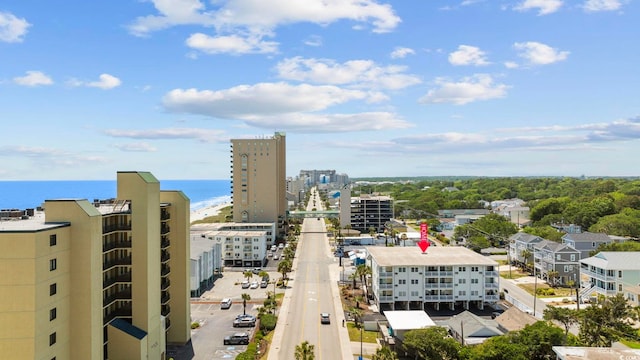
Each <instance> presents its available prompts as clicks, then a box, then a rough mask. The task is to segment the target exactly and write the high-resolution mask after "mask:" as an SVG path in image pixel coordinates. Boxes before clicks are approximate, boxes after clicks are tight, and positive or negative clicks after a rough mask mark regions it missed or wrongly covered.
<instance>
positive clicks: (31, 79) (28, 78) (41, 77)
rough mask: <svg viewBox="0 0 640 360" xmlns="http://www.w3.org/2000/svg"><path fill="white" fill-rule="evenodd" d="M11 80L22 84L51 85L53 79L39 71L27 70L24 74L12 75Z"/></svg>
mask: <svg viewBox="0 0 640 360" xmlns="http://www.w3.org/2000/svg"><path fill="white" fill-rule="evenodd" d="M13 82H15V83H16V84H18V85H23V86H40V85H52V84H53V79H51V77H50V76H48V75H46V74H45V73H43V72H41V71H27V74H26V75H25V76H19V77H14V78H13Z"/></svg>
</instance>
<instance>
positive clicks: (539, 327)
mask: <svg viewBox="0 0 640 360" xmlns="http://www.w3.org/2000/svg"><path fill="white" fill-rule="evenodd" d="M513 336H514V341H515V342H517V343H520V344H522V345H525V346H526V347H527V358H528V359H531V360H545V359H550V358H553V357H554V356H555V353H554V352H553V349H552V347H553V346H558V345H562V344H564V340H565V337H564V333H563V331H562V329H560V328H559V327H557V326H554V325H552V324H550V323H548V322H546V321H538V322H535V323H533V324H531V325H526V326H525V327H524V328H523V329H522V330H520V331H518V332H516V333H515V334H514V335H513Z"/></svg>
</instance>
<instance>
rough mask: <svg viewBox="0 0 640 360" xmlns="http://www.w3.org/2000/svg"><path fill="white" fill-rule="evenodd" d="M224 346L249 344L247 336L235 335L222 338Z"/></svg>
mask: <svg viewBox="0 0 640 360" xmlns="http://www.w3.org/2000/svg"><path fill="white" fill-rule="evenodd" d="M224 344H225V345H247V344H249V334H247V333H235V334H233V335H231V336H225V337H224Z"/></svg>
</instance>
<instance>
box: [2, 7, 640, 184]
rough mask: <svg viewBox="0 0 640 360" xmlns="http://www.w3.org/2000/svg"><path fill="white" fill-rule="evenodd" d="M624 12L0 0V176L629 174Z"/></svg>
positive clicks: (635, 85)
mask: <svg viewBox="0 0 640 360" xmlns="http://www.w3.org/2000/svg"><path fill="white" fill-rule="evenodd" d="M639 3H640V1H638V0H571V1H569V0H465V1H463V0H457V1H453V0H452V1H445V0H420V1H413V0H412V1H408V0H396V1H384V0H269V1H265V0H201V1H198V0H147V1H144V0H119V1H116V2H113V1H104V0H101V1H85V0H83V1H80V0H67V1H63V2H60V1H36V0H5V1H3V2H2V4H0V118H1V119H2V121H1V122H0V124H1V126H2V129H1V130H0V163H1V164H2V166H0V179H3V180H14V179H15V180H21V179H33V180H38V179H113V178H115V174H116V172H117V171H126V170H143V171H151V172H153V173H154V175H155V176H156V177H158V178H159V179H227V178H229V173H230V156H229V155H230V153H229V151H230V142H229V139H232V138H257V137H263V136H272V135H273V134H274V132H276V131H279V132H285V133H286V135H287V175H291V176H294V175H297V174H298V172H299V170H301V169H335V170H337V171H338V172H341V173H347V174H349V175H350V176H351V177H368V176H439V175H479V176H548V175H554V176H555V175H561V176H580V175H586V176H636V175H640V174H639V173H638V169H639V168H640V166H639V165H640V160H639V159H640V157H639V156H637V155H636V154H638V153H640V142H639V141H638V138H639V137H640V101H639V99H640V72H639V70H638V66H639V65H638V64H640V46H639V45H640V26H639V25H638V24H640V16H639V15H638V14H639V13H640V5H639Z"/></svg>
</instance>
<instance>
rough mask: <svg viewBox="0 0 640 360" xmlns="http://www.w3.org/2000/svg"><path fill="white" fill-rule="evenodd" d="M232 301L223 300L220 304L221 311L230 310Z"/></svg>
mask: <svg viewBox="0 0 640 360" xmlns="http://www.w3.org/2000/svg"><path fill="white" fill-rule="evenodd" d="M231 304H232V301H231V299H229V298H225V299H222V301H221V302H220V309H229V308H230V307H231Z"/></svg>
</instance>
